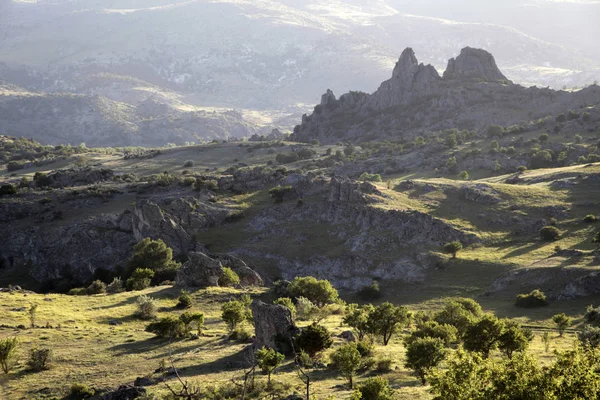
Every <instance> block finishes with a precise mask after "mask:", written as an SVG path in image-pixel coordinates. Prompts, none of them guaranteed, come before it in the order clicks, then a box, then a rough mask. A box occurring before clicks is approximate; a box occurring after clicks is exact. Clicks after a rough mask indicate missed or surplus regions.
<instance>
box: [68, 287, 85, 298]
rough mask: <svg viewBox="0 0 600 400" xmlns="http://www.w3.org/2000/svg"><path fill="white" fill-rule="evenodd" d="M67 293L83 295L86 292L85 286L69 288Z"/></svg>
mask: <svg viewBox="0 0 600 400" xmlns="http://www.w3.org/2000/svg"><path fill="white" fill-rule="evenodd" d="M67 294H68V295H69V296H85V295H87V294H88V291H87V288H73V289H70V290H69V291H68V292H67Z"/></svg>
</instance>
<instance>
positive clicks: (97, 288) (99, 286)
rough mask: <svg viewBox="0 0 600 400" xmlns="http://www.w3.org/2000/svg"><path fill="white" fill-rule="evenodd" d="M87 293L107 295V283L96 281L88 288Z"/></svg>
mask: <svg viewBox="0 0 600 400" xmlns="http://www.w3.org/2000/svg"><path fill="white" fill-rule="evenodd" d="M87 293H88V294H90V295H91V294H102V293H106V283H104V282H102V281H101V280H95V281H94V282H92V283H91V284H90V286H88V288H87Z"/></svg>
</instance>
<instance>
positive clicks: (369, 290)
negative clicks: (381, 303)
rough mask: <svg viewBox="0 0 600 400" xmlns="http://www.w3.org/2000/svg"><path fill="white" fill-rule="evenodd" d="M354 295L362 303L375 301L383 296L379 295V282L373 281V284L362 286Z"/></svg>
mask: <svg viewBox="0 0 600 400" xmlns="http://www.w3.org/2000/svg"><path fill="white" fill-rule="evenodd" d="M356 295H357V296H358V297H359V298H360V299H362V300H364V301H373V300H377V299H380V298H381V297H382V296H383V294H382V293H381V288H380V287H379V282H377V281H373V283H371V284H370V285H368V286H363V287H362V288H361V289H360V290H359V291H358V292H357V293H356Z"/></svg>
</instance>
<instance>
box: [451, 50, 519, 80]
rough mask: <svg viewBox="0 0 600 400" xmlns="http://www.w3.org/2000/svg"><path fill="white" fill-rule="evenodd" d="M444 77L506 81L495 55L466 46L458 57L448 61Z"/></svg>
mask: <svg viewBox="0 0 600 400" xmlns="http://www.w3.org/2000/svg"><path fill="white" fill-rule="evenodd" d="M444 79H463V80H472V79H481V80H483V81H506V80H508V79H506V77H505V76H504V75H503V74H502V72H500V69H498V66H497V65H496V60H494V56H492V55H491V54H490V53H488V52H487V51H485V50H482V49H473V48H471V47H465V48H464V49H462V50H461V51H460V55H459V56H458V57H456V59H454V58H451V59H450V60H449V61H448V67H447V68H446V71H445V72H444Z"/></svg>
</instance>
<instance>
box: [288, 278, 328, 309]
mask: <svg viewBox="0 0 600 400" xmlns="http://www.w3.org/2000/svg"><path fill="white" fill-rule="evenodd" d="M288 290H289V292H290V294H291V295H292V296H293V297H306V298H307V299H309V300H310V301H311V302H312V303H313V304H315V305H317V306H318V307H323V306H324V305H325V304H330V303H335V302H337V301H338V300H339V294H338V291H337V290H336V289H335V288H334V287H333V286H332V285H331V283H330V282H329V281H328V280H325V279H322V280H318V279H317V278H315V277H313V276H306V277H296V278H294V280H293V281H292V283H291V284H290V286H289V288H288Z"/></svg>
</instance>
